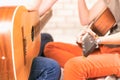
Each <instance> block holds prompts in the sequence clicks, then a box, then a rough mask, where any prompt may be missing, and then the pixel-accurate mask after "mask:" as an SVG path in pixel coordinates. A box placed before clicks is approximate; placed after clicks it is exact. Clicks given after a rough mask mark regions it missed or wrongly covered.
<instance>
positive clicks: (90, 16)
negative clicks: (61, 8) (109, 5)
mask: <svg viewBox="0 0 120 80" xmlns="http://www.w3.org/2000/svg"><path fill="white" fill-rule="evenodd" d="M105 7H106V5H105V3H104V0H97V2H96V3H95V5H93V7H92V8H91V9H88V8H87V5H86V3H85V0H78V11H79V17H80V22H81V24H82V25H88V24H89V23H90V22H91V21H92V20H94V19H95V18H96V17H97V15H98V14H99V13H100V12H101V11H102V10H103V9H104V8H105Z"/></svg>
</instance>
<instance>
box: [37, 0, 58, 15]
mask: <svg viewBox="0 0 120 80" xmlns="http://www.w3.org/2000/svg"><path fill="white" fill-rule="evenodd" d="M56 1H57V0H42V2H41V4H40V7H39V15H40V16H41V15H43V14H44V13H45V12H46V11H47V10H49V9H50V8H51V7H52V6H53V5H54V3H55V2H56Z"/></svg>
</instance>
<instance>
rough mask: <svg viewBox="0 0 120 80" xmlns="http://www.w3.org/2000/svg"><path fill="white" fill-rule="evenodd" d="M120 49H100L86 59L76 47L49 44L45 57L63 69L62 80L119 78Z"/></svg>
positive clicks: (56, 43) (58, 43)
mask: <svg viewBox="0 0 120 80" xmlns="http://www.w3.org/2000/svg"><path fill="white" fill-rule="evenodd" d="M119 53H120V48H107V47H101V49H100V50H96V51H94V52H93V53H92V54H90V55H89V56H88V57H83V56H82V49H81V47H79V46H77V45H72V44H67V43H62V42H49V43H48V44H47V45H46V46H45V50H44V54H45V56H46V57H49V58H52V59H55V60H56V61H58V63H59V64H60V66H61V67H64V80H86V79H87V78H95V77H103V76H107V75H113V74H114V75H116V76H120V54H119Z"/></svg>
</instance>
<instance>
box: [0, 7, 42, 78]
mask: <svg viewBox="0 0 120 80" xmlns="http://www.w3.org/2000/svg"><path fill="white" fill-rule="evenodd" d="M39 25H40V21H39V16H38V13H37V12H36V11H28V10H27V9H26V8H25V7H24V6H8V7H7V6H6V7H0V80H28V76H29V73H30V68H31V63H32V60H33V58H34V57H36V56H37V55H38V53H39V49H40V32H39V31H40V26H39Z"/></svg>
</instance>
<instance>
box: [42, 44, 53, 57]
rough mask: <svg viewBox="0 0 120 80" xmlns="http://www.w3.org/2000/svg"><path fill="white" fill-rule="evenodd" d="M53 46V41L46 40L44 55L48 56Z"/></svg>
mask: <svg viewBox="0 0 120 80" xmlns="http://www.w3.org/2000/svg"><path fill="white" fill-rule="evenodd" d="M53 48H54V45H53V42H48V43H47V44H46V45H45V48H44V55H45V56H48V55H49V54H50V53H51V51H53Z"/></svg>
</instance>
